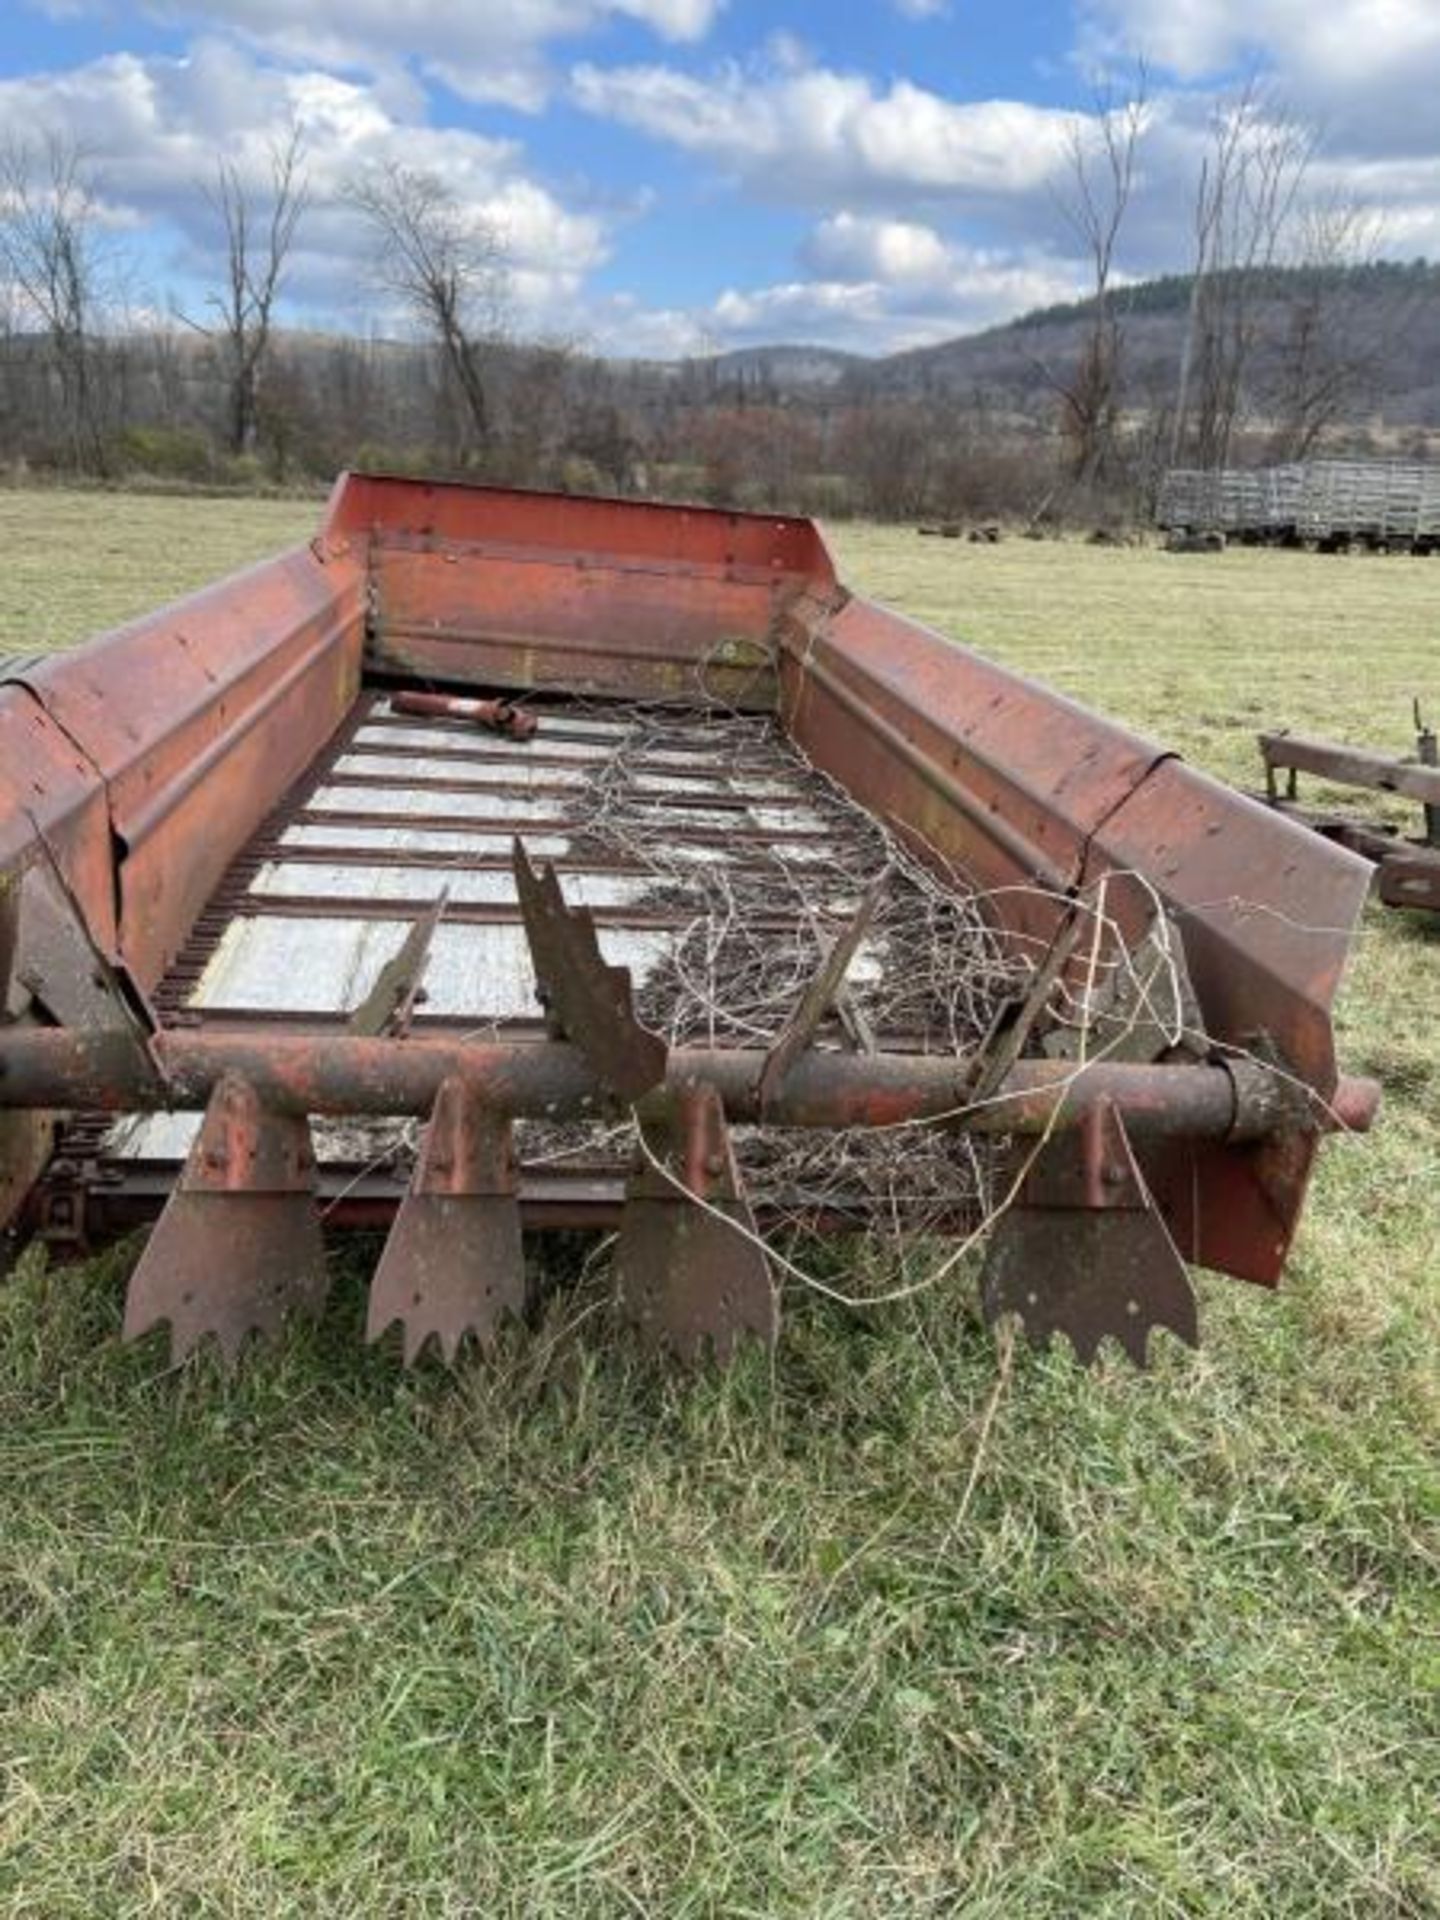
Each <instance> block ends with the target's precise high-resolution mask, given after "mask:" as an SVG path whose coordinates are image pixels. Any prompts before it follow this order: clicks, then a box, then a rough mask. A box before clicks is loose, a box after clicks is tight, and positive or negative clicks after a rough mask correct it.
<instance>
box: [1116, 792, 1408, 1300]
mask: <svg viewBox="0 0 1440 1920" xmlns="http://www.w3.org/2000/svg"><path fill="white" fill-rule="evenodd" d="M1105 874H1110V875H1112V876H1115V877H1114V878H1113V879H1112V881H1111V882H1110V884H1109V885H1108V886H1107V904H1108V905H1109V907H1110V909H1111V910H1112V911H1113V912H1114V913H1115V914H1116V916H1117V918H1118V919H1119V920H1120V922H1121V925H1122V926H1123V927H1124V928H1125V930H1126V931H1127V933H1129V934H1131V935H1133V934H1135V933H1137V932H1138V931H1139V929H1140V928H1141V927H1142V926H1143V925H1144V923H1145V921H1146V920H1147V919H1148V918H1149V916H1150V915H1151V913H1152V912H1153V906H1154V900H1155V898H1156V896H1157V895H1158V897H1159V898H1160V899H1161V900H1163V902H1164V903H1165V906H1166V908H1167V909H1168V911H1169V912H1170V914H1171V916H1172V918H1173V919H1174V921H1175V924H1176V925H1177V926H1178V927H1179V928H1180V931H1181V933H1182V935H1183V937H1184V941H1185V956H1186V960H1187V962H1188V964H1189V968H1190V974H1191V979H1192V981H1193V984H1194V986H1195V990H1196V994H1197V996H1198V998H1199V1001H1200V1006H1201V1010H1202V1013H1203V1015H1204V1020H1205V1028H1206V1032H1207V1033H1208V1034H1209V1035H1210V1036H1211V1038H1212V1039H1214V1040H1216V1041H1219V1042H1221V1043H1225V1044H1228V1045H1229V1046H1232V1047H1234V1048H1236V1049H1240V1050H1244V1051H1249V1050H1259V1051H1260V1052H1261V1053H1262V1054H1267V1055H1268V1054H1269V1053H1270V1052H1272V1051H1273V1052H1274V1053H1275V1054H1276V1055H1277V1056H1278V1058H1279V1059H1280V1060H1281V1061H1282V1062H1283V1064H1284V1065H1285V1066H1286V1067H1287V1068H1288V1069H1289V1070H1290V1071H1291V1072H1293V1073H1294V1074H1295V1075H1296V1076H1297V1077H1298V1078H1299V1079H1301V1080H1302V1081H1303V1082H1304V1083H1305V1084H1306V1085H1307V1086H1308V1087H1310V1088H1312V1089H1313V1090H1314V1091H1315V1092H1316V1093H1317V1094H1318V1095H1319V1096H1320V1097H1321V1098H1322V1099H1328V1098H1329V1097H1330V1096H1331V1095H1332V1094H1333V1093H1334V1091H1335V1086H1336V1081H1337V1067H1336V1059H1335V1041H1334V1032H1333V1028H1332V1025H1331V1020H1330V1009H1331V1006H1332V1005H1333V1003H1334V999H1335V995H1336V993H1337V991H1338V990H1339V986H1340V982H1341V978H1342V976H1343V974H1344V970H1345V962H1346V956H1347V954H1348V951H1349V947H1350V943H1351V940H1352V939H1353V937H1354V931H1355V928H1356V925H1357V924H1358V921H1359V918H1360V914H1361V911H1362V910H1363V908H1364V904H1365V899H1366V896H1367V894H1368V892H1369V889H1370V884H1371V870H1370V867H1369V865H1368V863H1367V862H1366V861H1364V860H1362V859H1361V858H1360V857H1359V855H1357V854H1353V853H1351V852H1349V851H1348V850H1347V849H1345V848H1343V847H1339V846H1336V845H1334V844H1333V843H1332V842H1330V841H1327V840H1324V839H1322V838H1321V837H1320V836H1318V835H1316V834H1312V833H1310V832H1309V831H1307V830H1306V829H1305V828H1304V827H1301V826H1298V825H1297V824H1296V823H1295V822H1294V821H1292V820H1288V819H1286V818H1285V817H1284V815H1282V814H1279V813H1276V812H1274V811H1272V810H1271V809H1269V808H1267V807H1264V806H1261V805H1259V804H1258V803H1257V802H1255V801H1252V800H1250V799H1247V798H1246V797H1245V796H1244V795H1243V794H1239V793H1235V792H1233V791H1232V790H1231V789H1230V788H1228V787H1225V786H1223V785H1221V783H1220V782H1219V781H1217V780H1212V779H1211V778H1210V777H1209V776H1208V775H1206V774H1204V773H1200V772H1198V771H1197V770H1196V769H1195V768H1193V767H1187V766H1184V765H1182V764H1181V763H1180V762H1179V761H1175V760H1170V761H1167V762H1165V763H1164V764H1163V765H1161V766H1158V767H1156V769H1155V770H1154V771H1153V773H1151V775H1150V776H1149V778H1148V779H1147V780H1146V781H1145V782H1144V783H1143V785H1142V786H1140V787H1139V788H1138V789H1137V790H1136V792H1135V793H1134V794H1133V795H1132V796H1131V797H1130V798H1129V799H1128V800H1127V801H1126V802H1125V803H1124V805H1123V806H1121V807H1120V808H1119V809H1118V810H1117V811H1116V813H1115V814H1114V815H1112V817H1111V818H1110V819H1109V820H1107V821H1106V822H1105V824H1104V826H1103V827H1102V829H1101V830H1100V831H1099V833H1098V834H1097V835H1096V837H1095V839H1094V841H1093V843H1092V845H1091V848H1090V852H1089V857H1088V859H1087V861H1086V867H1085V876H1084V877H1085V881H1086V883H1087V884H1093V883H1096V882H1098V881H1099V880H1100V878H1101V876H1102V875H1105ZM1135 875H1140V876H1143V877H1144V882H1145V884H1143V885H1142V884H1141V882H1140V881H1139V880H1137V879H1136V878H1134V877H1133V876H1135ZM1317 1146H1318V1142H1317V1140H1316V1138H1315V1136H1314V1135H1313V1134H1302V1133H1296V1134H1294V1135H1287V1136H1285V1137H1284V1138H1283V1139H1280V1140H1277V1141H1271V1142H1267V1143H1264V1144H1261V1145H1258V1146H1248V1147H1238V1146H1237V1147H1230V1148H1224V1149H1221V1148H1215V1147H1213V1146H1194V1147H1191V1148H1184V1147H1181V1146H1179V1145H1176V1146H1172V1147H1169V1148H1167V1149H1166V1150H1165V1151H1164V1153H1163V1154H1161V1155H1159V1156H1158V1157H1156V1158H1153V1159H1152V1160H1151V1161H1150V1163H1149V1165H1148V1169H1147V1170H1148V1173H1149V1177H1150V1180H1151V1184H1152V1187H1153V1188H1154V1190H1155V1192H1156V1196H1157V1198H1158V1199H1159V1200H1160V1202H1161V1205H1162V1208H1163V1210H1164V1212H1165V1214H1166V1217H1167V1220H1168V1222H1169V1225H1170V1229H1171V1232H1172V1234H1173V1235H1174V1236H1175V1239H1176V1242H1177V1244H1178V1245H1179V1246H1180V1247H1181V1248H1182V1250H1183V1251H1184V1252H1185V1254H1186V1256H1187V1258H1189V1259H1191V1260H1194V1261H1196V1262H1197V1263H1198V1264H1199V1265H1201V1266H1207V1267H1214V1268H1217V1269H1219V1270H1220V1271H1221V1272H1225V1273H1232V1274H1235V1275H1237V1276H1238V1277H1239V1278H1241V1279H1246V1280H1253V1281H1256V1282H1258V1283H1260V1284H1262V1285H1272V1286H1273V1285H1274V1284H1275V1283H1276V1282H1277V1281H1278V1280H1279V1278H1280V1274H1281V1270H1282V1268H1283V1267H1284V1264H1285V1260H1286V1257H1287V1255H1288V1253H1289V1250H1290V1245H1291V1241H1292V1240H1293V1237H1294V1232H1295V1228H1296V1226H1297V1224H1298V1222H1299V1218H1300V1212H1301V1208H1302V1206H1303V1204H1304V1198H1305V1191H1306V1187H1307V1185H1308V1183H1309V1178H1310V1172H1311V1168H1312V1165H1313V1162H1314V1157H1315V1153H1316V1150H1317Z"/></svg>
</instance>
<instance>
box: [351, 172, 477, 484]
mask: <svg viewBox="0 0 1440 1920" xmlns="http://www.w3.org/2000/svg"><path fill="white" fill-rule="evenodd" d="M350 199H351V202H352V204H353V205H354V206H355V207H356V208H358V210H359V211H360V212H361V213H362V214H363V215H364V216H365V218H366V220H367V221H368V222H369V224H370V228H371V231H372V234H373V235H374V239H375V245H376V256H377V266H378V270H379V275H380V279H381V282H382V284H383V285H384V286H385V287H386V288H387V289H388V291H389V292H390V293H392V294H393V295H394V296H395V297H396V298H397V299H398V300H400V301H401V302H402V303H403V304H404V306H405V307H406V309H407V310H408V311H409V313H410V315H411V317H412V318H413V319H414V320H415V321H416V323H417V324H418V325H419V326H420V327H421V328H422V329H423V330H424V331H425V332H426V333H428V334H429V336H430V338H431V339H432V340H433V342H434V344H435V347H436V349H437V351H438V353H439V355H440V361H441V365H442V368H443V369H444V372H445V374H446V376H447V379H448V381H449V382H450V383H451V385H452V386H453V389H454V392H455V395H456V398H457V399H458V401H459V403H460V406H461V408H462V409H463V421H462V423H461V424H462V426H463V429H464V431H463V436H462V438H461V443H460V447H459V453H460V457H461V459H462V462H463V461H467V460H469V459H472V458H474V457H477V456H479V455H482V454H483V453H484V451H485V449H486V447H487V444H488V442H489V440H490V436H491V421H490V405H489V398H488V394H487V378H486V368H485V360H486V356H487V350H488V348H489V347H490V346H491V345H492V344H493V343H494V342H495V340H496V339H497V338H498V337H499V336H500V334H501V333H502V331H503V317H504V311H505V298H506V286H507V281H506V272H505V260H504V248H503V246H502V244H501V239H500V235H499V232H498V230H497V229H496V227H495V225H494V223H493V222H492V221H490V220H488V219H486V218H485V217H484V216H483V215H481V214H479V213H478V212H477V211H476V210H475V209H474V208H471V207H466V206H464V205H463V204H462V203H461V202H460V200H459V199H458V198H457V197H456V195H455V194H454V193H453V192H452V190H451V189H450V187H448V186H447V185H446V183H445V182H444V181H443V180H441V179H440V178H439V177H438V176H437V175H436V174H433V173H427V172H424V171H422V170H420V169H417V168H414V167H407V166H403V165H401V164H399V163H398V162H395V161H391V162H389V163H388V164H387V165H385V166H383V167H381V168H379V169H377V170H376V171H374V172H372V173H369V174H367V175H365V176H364V177H363V178H362V179H360V180H357V181H356V182H354V183H353V185H352V186H351V189H350Z"/></svg>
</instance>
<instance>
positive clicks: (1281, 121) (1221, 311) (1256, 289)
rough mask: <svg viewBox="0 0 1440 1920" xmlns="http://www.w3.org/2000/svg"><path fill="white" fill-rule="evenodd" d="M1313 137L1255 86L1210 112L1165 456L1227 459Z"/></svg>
mask: <svg viewBox="0 0 1440 1920" xmlns="http://www.w3.org/2000/svg"><path fill="white" fill-rule="evenodd" d="M1316 139H1317V135H1316V131H1315V129H1314V128H1313V127H1311V126H1308V125H1306V124H1305V123H1304V122H1303V121H1301V120H1299V119H1297V118H1296V117H1295V115H1294V114H1292V113H1291V112H1290V111H1289V110H1288V109H1287V108H1286V107H1285V106H1284V105H1283V104H1282V103H1281V102H1279V101H1277V100H1276V99H1275V98H1274V97H1273V96H1272V95H1271V94H1269V93H1268V92H1267V91H1266V90H1265V89H1264V88H1263V87H1262V86H1261V85H1260V84H1259V82H1257V81H1255V80H1251V81H1249V82H1247V83H1246V85H1245V86H1244V88H1243V89H1242V90H1241V92H1240V93H1239V94H1238V95H1237V96H1235V97H1234V98H1233V99H1231V100H1228V101H1225V102H1223V103H1222V104H1221V106H1220V107H1219V108H1218V109H1217V110H1216V113H1215V116H1214V120H1213V123H1212V127H1211V137H1210V145H1209V149H1208V151H1207V152H1206V154H1205V157H1204V159H1203V161H1202V162H1201V167H1200V177H1199V181H1198V183H1197V187H1196V194H1195V208H1194V220H1195V265H1194V278H1193V281H1192V284H1191V299H1190V313H1189V319H1188V322H1187V326H1186V331H1185V340H1184V345H1183V348H1182V353H1181V365H1180V385H1179V391H1178V394H1177V397H1176V406H1175V421H1174V428H1173V441H1172V458H1173V459H1174V460H1175V461H1176V462H1178V461H1179V460H1180V459H1181V458H1182V457H1184V456H1185V455H1186V454H1187V453H1188V454H1189V456H1190V457H1191V458H1193V459H1194V460H1195V461H1196V462H1197V464H1199V465H1200V466H1202V467H1223V466H1224V465H1225V464H1226V463H1227V461H1228V460H1229V458H1230V455H1231V450H1232V447H1233V445H1234V440H1235V434H1236V430H1237V427H1238V426H1239V424H1240V419H1241V414H1242V409H1243V406H1244V402H1245V382H1246V377H1247V374H1248V373H1249V371H1250V366H1251V361H1252V358H1253V355H1254V351H1255V347H1256V344H1257V342H1258V340H1259V338H1260V332H1261V323H1262V308H1263V301H1264V296H1265V292H1266V288H1267V284H1268V282H1269V281H1270V278H1271V270H1272V269H1273V268H1274V267H1276V266H1277V265H1279V264H1280V263H1281V261H1282V259H1283V256H1284V249H1285V245H1286V242H1287V236H1288V234H1289V231H1290V228H1291V224H1292V222H1293V220H1294V217H1295V212H1296V208H1297V205H1298V203H1299V199H1300V194H1301V190H1302V188H1303V186H1304V184H1305V179H1306V175H1307V174H1308V172H1309V168H1310V163H1311V160H1312V158H1313V156H1314V152H1315V146H1316Z"/></svg>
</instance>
